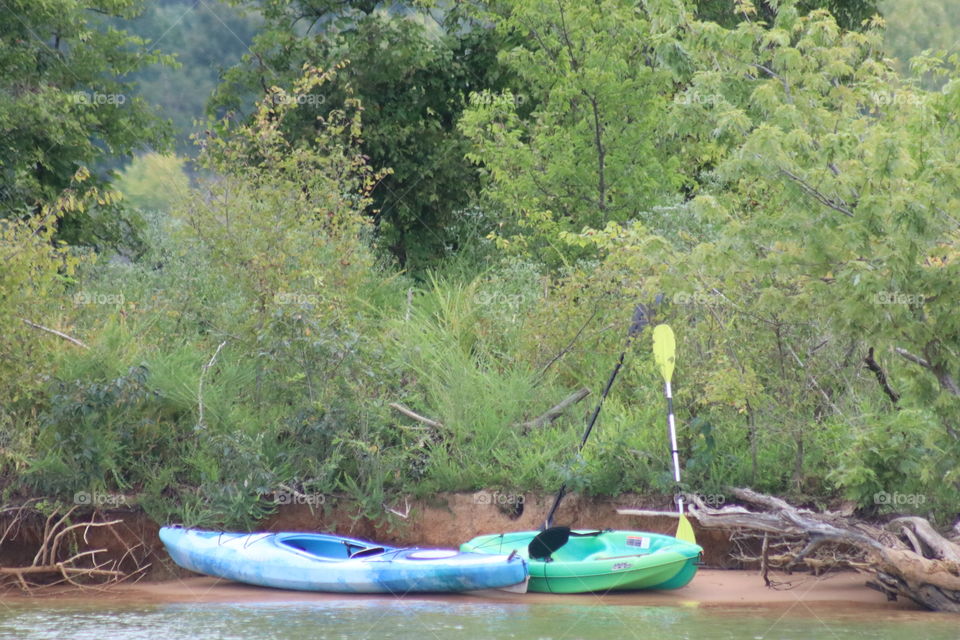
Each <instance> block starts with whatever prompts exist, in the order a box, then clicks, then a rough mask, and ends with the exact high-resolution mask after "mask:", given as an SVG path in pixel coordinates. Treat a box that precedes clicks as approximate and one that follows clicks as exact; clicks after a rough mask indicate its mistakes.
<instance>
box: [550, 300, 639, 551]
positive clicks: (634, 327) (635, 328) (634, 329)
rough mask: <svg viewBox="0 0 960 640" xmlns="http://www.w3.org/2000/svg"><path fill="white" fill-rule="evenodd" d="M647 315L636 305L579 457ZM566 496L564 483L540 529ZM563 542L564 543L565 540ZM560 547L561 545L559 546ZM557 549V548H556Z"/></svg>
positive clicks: (590, 422) (581, 444) (591, 419)
mask: <svg viewBox="0 0 960 640" xmlns="http://www.w3.org/2000/svg"><path fill="white" fill-rule="evenodd" d="M649 314H650V312H649V311H648V310H647V308H646V307H645V306H643V305H642V304H638V305H637V307H636V309H634V311H633V321H632V322H631V323H630V330H629V331H628V332H627V344H626V345H625V346H624V347H623V351H621V352H620V358H619V359H618V360H617V365H616V366H615V367H614V368H613V371H612V372H610V378H609V379H608V380H607V384H606V386H605V387H604V388H603V393H602V394H601V395H600V401H599V402H598V403H597V407H596V408H595V409H594V410H593V415H591V416H590V420H589V421H588V422H587V429H586V430H585V431H584V432H583V437H582V438H581V439H580V446H579V447H577V455H580V452H581V451H583V445H585V444H587V438H589V437H590V432H591V431H592V430H593V425H594V424H595V423H596V422H597V416H599V415H600V408H601V407H603V401H604V400H606V399H607V394H609V393H610V387H612V386H613V381H614V380H616V379H617V374H618V373H620V368H621V367H623V360H624V358H626V357H627V351H628V350H629V349H630V345H631V344H632V343H633V339H634V338H635V337H637V336H638V335H639V334H640V332H641V331H643V328H644V327H645V326H646V325H647V324H648V322H649V321H648V318H649ZM566 494H567V483H566V482H564V483H563V485H561V486H560V491H558V492H557V497H556V498H555V499H554V501H553V506H552V507H550V511H549V513H547V519H546V520H545V521H544V523H543V527H542V528H543V530H544V531H546V530H548V529H550V525H551V523H552V522H553V516H554V514H555V513H556V512H557V509H558V508H559V507H560V502H561V501H562V500H563V497H564V496H565V495H566ZM541 535H542V534H541ZM538 537H539V536H538ZM568 537H569V536H568ZM563 542H564V543H566V540H564V541H563ZM560 546H563V545H562V544H561V545H560ZM557 549H559V547H557ZM554 550H556V549H554Z"/></svg>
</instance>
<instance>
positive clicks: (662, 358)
mask: <svg viewBox="0 0 960 640" xmlns="http://www.w3.org/2000/svg"><path fill="white" fill-rule="evenodd" d="M676 358H677V343H676V341H675V340H674V338H673V329H671V328H670V325H666V324H658V325H657V326H656V327H654V329H653V361H654V362H656V363H657V368H658V369H660V375H662V376H663V379H664V380H666V381H667V382H670V378H672V377H673V364H674V362H675V360H676Z"/></svg>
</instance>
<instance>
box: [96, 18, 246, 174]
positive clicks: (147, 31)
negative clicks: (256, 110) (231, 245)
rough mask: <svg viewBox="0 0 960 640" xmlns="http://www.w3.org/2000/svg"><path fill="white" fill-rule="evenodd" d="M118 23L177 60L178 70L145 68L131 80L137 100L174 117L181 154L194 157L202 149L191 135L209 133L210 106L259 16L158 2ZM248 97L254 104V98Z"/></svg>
mask: <svg viewBox="0 0 960 640" xmlns="http://www.w3.org/2000/svg"><path fill="white" fill-rule="evenodd" d="M112 24H114V26H116V27H118V28H126V29H127V30H128V31H129V32H130V33H131V34H133V35H135V36H138V37H141V38H143V39H144V40H146V41H147V42H149V43H150V46H151V47H158V48H161V49H163V50H164V51H170V52H172V53H173V55H175V56H176V60H177V63H178V64H177V65H176V66H174V65H153V66H149V67H144V68H142V69H140V70H138V71H136V72H134V73H132V74H130V75H129V76H127V78H128V79H129V80H130V81H131V82H132V83H134V84H135V91H136V95H138V96H141V97H142V98H143V99H144V100H145V101H146V102H148V103H150V104H151V105H154V106H155V107H156V109H157V110H158V112H159V113H160V114H161V115H162V116H163V117H165V118H170V120H171V123H172V125H173V134H174V143H175V150H176V152H177V154H178V155H182V156H186V157H193V156H194V155H196V152H197V148H196V146H195V145H194V144H193V141H192V140H191V134H193V133H198V132H199V131H202V129H203V128H204V125H205V124H206V107H207V102H208V100H209V99H210V96H211V95H212V94H213V93H214V91H215V90H216V88H217V85H218V84H219V82H220V78H221V75H222V74H223V72H224V71H225V70H226V69H228V68H229V67H231V66H233V65H235V64H237V63H238V62H239V60H240V57H241V56H242V55H243V54H244V53H246V52H247V50H248V48H249V47H250V44H251V43H252V42H253V36H254V34H255V33H256V30H257V28H258V27H259V26H260V18H259V15H258V14H257V12H256V11H249V12H245V11H242V10H241V9H239V8H237V7H233V6H231V5H228V4H225V3H223V2H220V1H217V2H199V3H198V2H191V1H189V0H160V1H156V0H155V1H153V2H149V3H147V5H146V6H145V7H144V10H143V12H142V13H141V14H140V15H138V16H137V17H136V18H134V19H133V20H123V19H116V20H113V21H112ZM244 98H246V99H247V102H252V101H251V100H249V98H250V96H244ZM220 115H222V114H220Z"/></svg>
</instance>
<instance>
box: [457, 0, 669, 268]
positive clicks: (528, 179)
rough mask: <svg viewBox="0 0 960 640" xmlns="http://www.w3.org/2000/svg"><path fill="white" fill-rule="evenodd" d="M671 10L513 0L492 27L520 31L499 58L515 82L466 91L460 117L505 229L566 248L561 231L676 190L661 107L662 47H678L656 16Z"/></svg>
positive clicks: (610, 1) (611, 1)
mask: <svg viewBox="0 0 960 640" xmlns="http://www.w3.org/2000/svg"><path fill="white" fill-rule="evenodd" d="M673 8H674V9H676V8H677V7H673ZM676 17H677V16H676V15H671V14H669V13H666V12H665V13H663V14H652V13H647V12H646V11H644V10H638V9H637V8H636V7H635V6H634V5H633V4H632V3H629V2H622V1H620V0H604V1H602V2H597V3H587V4H584V3H577V2H545V1H541V0H520V1H517V2H513V3H510V4H509V7H508V9H507V10H506V14H505V15H502V16H500V17H499V20H498V22H497V28H498V29H500V30H501V31H503V32H505V33H511V32H519V33H522V34H524V36H525V37H524V39H523V42H522V44H521V45H520V46H517V47H514V48H512V49H509V50H505V51H502V52H501V53H500V56H499V59H500V61H501V64H503V65H504V66H506V67H507V68H508V69H510V70H511V71H513V72H514V73H516V74H517V76H518V77H519V86H521V87H522V91H523V93H520V94H517V93H515V92H510V91H506V92H492V91H485V92H477V93H474V94H473V95H472V96H471V106H470V108H469V109H468V110H467V111H466V112H465V113H464V116H463V119H462V120H461V128H462V129H463V131H464V132H465V133H466V135H467V136H468V137H470V139H471V140H472V141H473V142H474V145H475V147H474V149H473V150H472V151H471V152H470V154H469V158H470V159H472V160H473V161H474V162H476V163H477V164H478V165H480V166H481V167H482V170H483V172H484V175H485V177H486V179H487V181H486V186H485V190H484V193H485V195H486V196H487V197H488V198H489V199H490V201H491V202H492V203H493V207H494V208H496V209H497V210H498V212H499V215H500V220H499V222H500V224H501V225H502V226H503V227H504V232H502V233H501V235H503V236H510V235H511V234H513V235H514V237H515V239H516V240H518V241H520V242H522V243H523V244H530V246H531V248H535V249H536V250H537V251H541V252H542V251H545V247H546V246H547V245H552V249H551V251H550V253H553V250H554V249H555V250H557V251H559V253H560V256H559V257H560V258H561V259H562V258H565V256H566V253H567V252H568V250H569V248H568V249H567V250H565V249H563V248H562V247H558V243H560V237H561V235H562V233H563V232H568V231H580V230H581V229H583V228H584V227H596V228H602V227H603V226H604V225H605V224H607V223H608V222H623V221H626V220H630V219H633V218H635V217H637V216H638V215H639V214H640V212H642V211H646V210H648V209H650V208H652V207H653V206H655V205H658V204H662V203H663V202H665V201H667V200H669V199H671V198H673V197H674V195H673V194H675V193H676V192H677V191H678V190H679V187H680V186H681V184H682V183H683V178H682V176H681V172H680V170H679V163H678V161H677V159H676V158H675V156H674V154H673V148H672V146H671V143H670V141H669V140H668V139H667V138H666V137H665V136H664V135H663V132H662V129H661V127H660V125H661V122H660V120H659V117H660V115H661V114H662V113H663V112H664V110H665V105H666V103H667V100H668V96H669V95H670V93H671V92H672V83H673V77H672V73H671V72H670V70H669V69H668V68H666V67H665V66H664V65H663V64H662V63H661V62H660V59H661V57H663V56H667V57H669V56H673V55H675V52H673V51H670V50H668V49H667V48H663V47H661V46H659V44H658V40H657V37H658V35H657V31H659V30H660V29H661V27H660V26H659V25H655V24H654V22H656V21H660V20H661V19H665V20H667V21H670V20H675V19H676ZM491 19H492V18H491ZM525 96H526V97H528V98H529V99H530V100H532V102H533V103H535V104H536V108H535V109H534V110H533V111H531V110H530V109H525V108H524V105H523V104H522V102H523V100H522V98H524V97H525ZM550 259H551V260H552V261H554V262H555V261H556V260H557V259H558V256H557V255H556V254H554V255H553V256H551V258H550Z"/></svg>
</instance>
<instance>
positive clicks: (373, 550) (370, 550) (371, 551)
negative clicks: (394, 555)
mask: <svg viewBox="0 0 960 640" xmlns="http://www.w3.org/2000/svg"><path fill="white" fill-rule="evenodd" d="M386 551H387V550H386V549H384V548H383V547H367V548H366V549H360V551H354V552H353V553H351V554H350V559H351V560H353V559H354V558H369V557H370V556H378V555H380V554H382V553H386Z"/></svg>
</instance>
